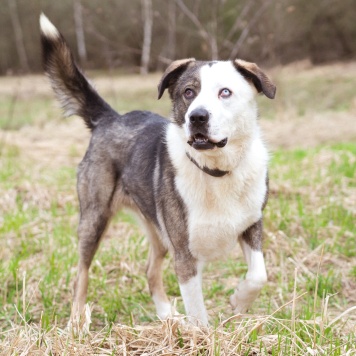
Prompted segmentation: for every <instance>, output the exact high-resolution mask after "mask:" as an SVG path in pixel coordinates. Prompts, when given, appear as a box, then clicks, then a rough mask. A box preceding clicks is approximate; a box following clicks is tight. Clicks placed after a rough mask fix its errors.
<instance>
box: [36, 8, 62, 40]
mask: <svg viewBox="0 0 356 356" xmlns="http://www.w3.org/2000/svg"><path fill="white" fill-rule="evenodd" d="M40 27H41V32H42V33H43V34H44V35H45V36H46V37H51V38H58V37H59V32H58V30H57V29H56V27H55V26H54V25H53V23H52V22H51V21H50V20H49V19H48V17H47V16H46V15H45V14H44V13H41V15H40Z"/></svg>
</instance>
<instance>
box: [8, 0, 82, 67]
mask: <svg viewBox="0 0 356 356" xmlns="http://www.w3.org/2000/svg"><path fill="white" fill-rule="evenodd" d="M10 1H11V0H10ZM73 15H74V24H75V35H76V37H77V48H78V56H79V59H80V62H81V63H82V64H83V63H85V62H86V60H87V49H86V46H85V36H84V26H83V9H82V4H81V2H80V0H73Z"/></svg>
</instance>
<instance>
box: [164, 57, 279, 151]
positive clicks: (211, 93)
mask: <svg viewBox="0 0 356 356" xmlns="http://www.w3.org/2000/svg"><path fill="white" fill-rule="evenodd" d="M167 88H168V91H169V94H170V97H171V99H172V102H173V116H174V117H173V118H174V120H175V122H176V123H177V124H178V125H179V126H180V127H182V128H183V129H184V131H185V135H186V139H187V142H188V144H190V145H191V146H192V147H193V148H195V149H197V150H209V149H214V148H221V147H224V146H225V145H226V144H227V143H228V142H229V140H230V139H236V138H239V137H243V136H244V135H247V134H250V130H251V127H253V125H254V121H255V120H256V117H257V108H256V104H255V101H254V96H255V94H256V93H257V92H258V93H263V94H265V95H266V96H267V97H268V98H270V99H273V98H274V95H275V92H276V87H275V86H274V84H273V83H272V82H271V81H270V79H269V78H268V77H267V75H266V74H264V73H263V71H262V70H261V69H260V68H259V67H258V66H257V65H256V64H254V63H249V62H245V61H243V60H240V59H236V60H235V61H226V62H225V61H212V62H202V61H196V60H195V59H194V58H189V59H182V60H178V61H174V62H173V63H172V64H171V65H170V66H169V67H168V68H167V70H166V71H165V73H164V74H163V77H162V79H161V81H160V83H159V85H158V98H161V96H162V95H163V93H164V91H165V89H167Z"/></svg>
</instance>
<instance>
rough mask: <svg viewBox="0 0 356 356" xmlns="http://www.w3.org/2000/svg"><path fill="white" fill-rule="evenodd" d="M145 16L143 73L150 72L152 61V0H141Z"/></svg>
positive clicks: (142, 57) (141, 71) (143, 15)
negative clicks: (149, 67)
mask: <svg viewBox="0 0 356 356" xmlns="http://www.w3.org/2000/svg"><path fill="white" fill-rule="evenodd" d="M141 4H142V17H143V43H142V56H141V69H140V73H141V74H147V73H148V66H149V63H150V53H151V41H152V25H153V16H152V0H141Z"/></svg>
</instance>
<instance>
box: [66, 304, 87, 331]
mask: <svg viewBox="0 0 356 356" xmlns="http://www.w3.org/2000/svg"><path fill="white" fill-rule="evenodd" d="M90 324H91V310H90V307H89V304H85V306H84V310H83V312H82V313H81V314H80V313H79V312H77V313H75V312H73V313H72V315H71V317H70V319H69V321H68V324H67V330H68V331H69V332H70V333H72V334H73V335H75V336H85V335H89V334H90V330H89V329H90Z"/></svg>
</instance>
